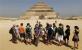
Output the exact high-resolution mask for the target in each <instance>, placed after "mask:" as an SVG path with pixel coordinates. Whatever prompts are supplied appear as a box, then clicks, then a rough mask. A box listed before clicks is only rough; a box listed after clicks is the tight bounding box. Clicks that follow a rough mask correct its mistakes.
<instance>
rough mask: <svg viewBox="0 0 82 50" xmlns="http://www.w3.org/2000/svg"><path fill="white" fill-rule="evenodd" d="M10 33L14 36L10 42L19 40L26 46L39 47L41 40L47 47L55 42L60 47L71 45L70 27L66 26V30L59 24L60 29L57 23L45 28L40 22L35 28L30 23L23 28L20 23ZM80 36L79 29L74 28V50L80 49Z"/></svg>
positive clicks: (47, 25) (47, 24)
mask: <svg viewBox="0 0 82 50" xmlns="http://www.w3.org/2000/svg"><path fill="white" fill-rule="evenodd" d="M32 30H33V31H34V33H33V32H32ZM9 33H10V34H11V35H12V39H11V40H10V41H12V42H13V43H17V40H19V41H20V42H24V43H25V44H26V45H27V44H30V45H31V44H32V43H33V44H35V45H36V46H38V43H39V42H40V39H42V41H43V42H44V43H45V44H47V45H48V44H52V42H53V41H56V42H58V45H59V46H61V45H63V44H65V45H69V37H70V25H66V29H65V30H64V25H63V24H62V23H59V26H58V27H57V26H56V23H53V24H50V23H46V27H45V28H44V27H43V25H42V24H41V22H39V21H37V22H36V24H35V26H34V28H32V27H31V25H30V23H27V25H26V27H24V26H23V23H20V25H13V26H12V27H11V29H10V30H9ZM78 34H79V27H78V26H74V36H73V38H72V41H74V48H78V42H79V35H78Z"/></svg>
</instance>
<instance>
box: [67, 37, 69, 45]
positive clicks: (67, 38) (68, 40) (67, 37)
mask: <svg viewBox="0 0 82 50" xmlns="http://www.w3.org/2000/svg"><path fill="white" fill-rule="evenodd" d="M68 44H69V36H68V37H67V45H68Z"/></svg>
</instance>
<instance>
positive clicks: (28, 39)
mask: <svg viewBox="0 0 82 50" xmlns="http://www.w3.org/2000/svg"><path fill="white" fill-rule="evenodd" d="M31 30H32V27H31V25H30V23H27V26H26V34H25V37H26V38H25V39H26V44H27V42H28V43H29V44H31V41H32V31H31Z"/></svg>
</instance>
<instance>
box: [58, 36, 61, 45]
mask: <svg viewBox="0 0 82 50" xmlns="http://www.w3.org/2000/svg"><path fill="white" fill-rule="evenodd" d="M60 39H61V37H60V35H58V43H59V45H61V42H60Z"/></svg>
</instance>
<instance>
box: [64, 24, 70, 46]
mask: <svg viewBox="0 0 82 50" xmlns="http://www.w3.org/2000/svg"><path fill="white" fill-rule="evenodd" d="M69 36H70V26H69V25H66V30H65V36H64V41H65V44H66V45H68V43H69Z"/></svg>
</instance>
